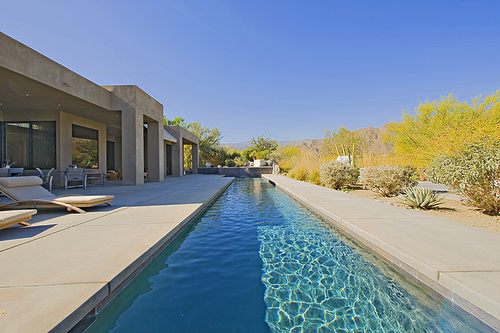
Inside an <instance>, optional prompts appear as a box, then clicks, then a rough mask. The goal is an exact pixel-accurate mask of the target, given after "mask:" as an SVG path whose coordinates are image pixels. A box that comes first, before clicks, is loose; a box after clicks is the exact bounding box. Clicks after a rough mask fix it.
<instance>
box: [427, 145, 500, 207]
mask: <svg viewBox="0 0 500 333" xmlns="http://www.w3.org/2000/svg"><path fill="white" fill-rule="evenodd" d="M428 175H429V177H430V180H431V181H433V182H437V183H440V184H445V185H447V186H449V187H450V188H452V189H453V190H454V191H455V192H456V193H457V194H459V195H461V196H463V197H464V198H466V200H467V201H468V202H469V203H470V204H472V205H474V206H476V207H479V208H481V209H484V211H485V212H487V213H493V214H498V212H499V211H500V142H499V141H494V140H491V139H482V140H480V141H479V142H476V143H469V144H467V145H465V146H464V148H463V149H459V150H456V151H454V152H453V153H452V154H450V155H442V156H440V157H437V158H436V159H435V160H434V161H433V162H432V164H431V167H430V168H429V170H428Z"/></svg>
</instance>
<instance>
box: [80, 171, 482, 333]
mask: <svg viewBox="0 0 500 333" xmlns="http://www.w3.org/2000/svg"><path fill="white" fill-rule="evenodd" d="M402 285H404V286H405V287H406V288H407V289H408V290H410V292H409V291H407V289H404V288H403V287H402ZM484 330H485V327H483V326H481V325H480V324H479V323H478V322H475V321H473V319H471V318H467V319H465V318H464V317H463V316H459V315H458V314H456V313H455V312H454V311H453V309H452V307H451V306H447V305H445V304H443V302H439V301H433V300H431V299H430V298H429V297H428V295H427V294H425V293H423V292H422V291H421V290H419V289H414V288H413V287H412V282H411V281H408V280H407V279H405V278H404V277H403V276H400V275H399V274H398V273H396V272H394V271H392V270H391V268H390V267H388V266H387V265H385V264H384V263H382V262H379V261H377V259H376V258H374V257H373V256H371V255H370V254H369V253H366V252H364V251H363V249H360V248H358V247H356V246H355V245H354V244H353V243H352V241H350V240H349V239H348V238H346V237H345V236H343V235H342V234H340V233H339V232H337V231H336V230H335V229H333V228H332V227H330V226H329V225H328V224H327V223H325V222H324V221H322V220H321V219H320V218H318V217H317V216H316V215H314V214H312V213H311V212H309V211H308V210H307V209H305V208H304V207H302V206H300V205H298V204H297V203H295V202H294V201H293V200H292V199H290V198H289V197H288V196H286V195H285V194H283V193H282V192H281V191H279V190H277V189H275V188H274V187H272V186H271V185H269V184H267V183H266V182H265V181H263V180H261V179H251V178H246V179H237V180H235V181H234V183H233V184H232V185H231V186H230V187H229V188H228V189H227V190H226V191H225V192H224V194H223V195H222V196H221V197H220V198H219V199H218V200H217V201H216V202H215V203H214V204H212V205H211V206H210V208H209V209H208V210H207V211H206V212H204V213H203V214H202V215H201V216H200V217H198V218H197V219H196V220H195V221H194V222H193V223H192V224H190V225H189V226H188V228H187V229H186V230H184V231H183V233H182V234H181V235H180V236H179V237H178V238H177V239H176V240H174V241H173V242H172V243H171V244H170V245H169V246H168V247H167V248H166V249H165V250H164V251H163V252H162V253H161V254H160V255H159V256H158V257H156V258H155V259H154V260H153V261H152V262H151V263H150V264H149V265H148V266H147V267H146V268H145V269H144V270H143V271H142V272H141V273H140V274H139V275H138V276H137V277H136V278H135V279H134V280H133V281H132V282H131V283H130V284H129V285H128V286H127V287H126V288H125V289H124V290H123V291H122V292H121V293H120V294H119V295H118V296H117V297H115V299H113V301H111V302H110V303H109V304H108V305H107V306H106V307H105V308H104V309H103V310H102V311H101V313H100V314H99V315H98V316H97V317H96V319H95V321H94V322H93V323H92V324H91V325H90V326H89V327H88V329H87V330H86V331H85V332H86V333H91V332H252V333H255V332H482V331H484Z"/></svg>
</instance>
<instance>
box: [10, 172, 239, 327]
mask: <svg viewBox="0 0 500 333" xmlns="http://www.w3.org/2000/svg"><path fill="white" fill-rule="evenodd" d="M233 179H234V178H229V177H228V178H225V177H221V176H218V175H214V176H212V175H186V176H184V177H179V178H177V177H176V178H172V177H167V178H166V179H165V181H163V182H151V183H145V184H144V185H141V186H106V187H104V188H103V187H102V186H91V187H88V188H87V190H83V189H70V190H68V191H64V190H55V191H54V193H55V194H89V195H90V194H112V195H114V196H115V198H114V200H113V202H112V206H111V207H108V206H103V205H102V206H96V207H93V208H86V209H85V210H86V211H87V213H85V214H78V213H74V212H71V213H70V212H66V210H64V209H60V208H56V209H49V210H47V209H39V210H38V214H36V215H34V216H33V218H32V220H30V221H29V222H32V223H33V224H32V225H31V226H29V227H21V226H18V225H17V226H14V227H10V228H7V229H3V230H0V265H1V267H2V268H1V270H0V332H67V331H69V330H70V329H71V328H72V327H73V326H74V325H75V324H77V323H78V322H79V321H80V320H81V319H82V318H84V316H86V315H87V314H88V313H91V312H92V311H94V310H100V307H102V305H103V304H104V303H105V302H106V301H108V300H109V299H110V298H112V297H113V296H114V295H115V294H116V292H118V291H119V290H121V288H122V287H123V286H124V285H126V284H127V283H128V281H129V280H130V278H131V276H133V275H134V273H136V272H138V271H140V270H141V269H142V268H143V267H144V266H145V265H146V264H147V263H148V262H149V261H150V260H151V259H152V257H154V255H155V254H157V253H158V252H159V251H160V250H161V249H163V248H164V247H165V246H166V245H167V244H168V243H169V241H171V240H172V239H173V238H174V237H175V236H176V235H177V234H178V233H179V232H180V231H181V230H182V229H183V227H184V226H186V225H187V224H188V223H189V222H190V221H192V219H193V218H194V217H195V216H196V215H198V214H199V213H200V212H201V211H203V210H204V209H205V208H206V207H207V206H208V205H209V204H210V203H211V202H212V201H213V200H214V199H216V198H217V197H218V196H219V195H220V194H221V193H222V192H223V191H224V190H225V189H226V188H227V186H229V185H230V184H231V182H232V181H233ZM111 183H112V182H110V184H111ZM103 301H104V302H103Z"/></svg>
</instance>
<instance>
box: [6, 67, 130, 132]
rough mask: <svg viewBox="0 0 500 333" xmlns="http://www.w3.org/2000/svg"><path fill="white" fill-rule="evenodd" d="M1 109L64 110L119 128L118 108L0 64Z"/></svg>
mask: <svg viewBox="0 0 500 333" xmlns="http://www.w3.org/2000/svg"><path fill="white" fill-rule="evenodd" d="M63 84H67V85H68V86H69V84H68V83H64V82H63ZM103 89H104V88H103ZM0 111H2V112H5V113H10V112H16V111H30V112H44V111H63V112H66V113H70V114H73V115H75V116H78V117H82V118H86V119H90V120H93V121H96V122H99V123H102V124H106V125H108V126H112V127H115V128H117V129H121V111H115V110H109V109H106V108H103V107H101V106H98V105H95V104H93V103H91V102H89V101H85V100H83V99H81V98H79V97H75V96H74V95H71V94H69V93H65V92H64V91H61V90H58V89H56V88H53V87H51V86H48V85H46V84H44V83H41V82H39V81H36V80H34V79H31V78H29V77H26V76H24V75H21V74H19V73H16V72H14V71H11V70H9V69H6V68H4V67H0Z"/></svg>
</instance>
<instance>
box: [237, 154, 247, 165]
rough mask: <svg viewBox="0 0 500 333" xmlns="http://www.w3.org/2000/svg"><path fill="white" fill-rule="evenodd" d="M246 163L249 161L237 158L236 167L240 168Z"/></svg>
mask: <svg viewBox="0 0 500 333" xmlns="http://www.w3.org/2000/svg"><path fill="white" fill-rule="evenodd" d="M246 162H247V161H246V160H245V159H244V158H243V157H242V156H240V157H237V158H236V160H235V161H234V163H235V164H236V166H239V167H241V166H244V165H245V163H246Z"/></svg>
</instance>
